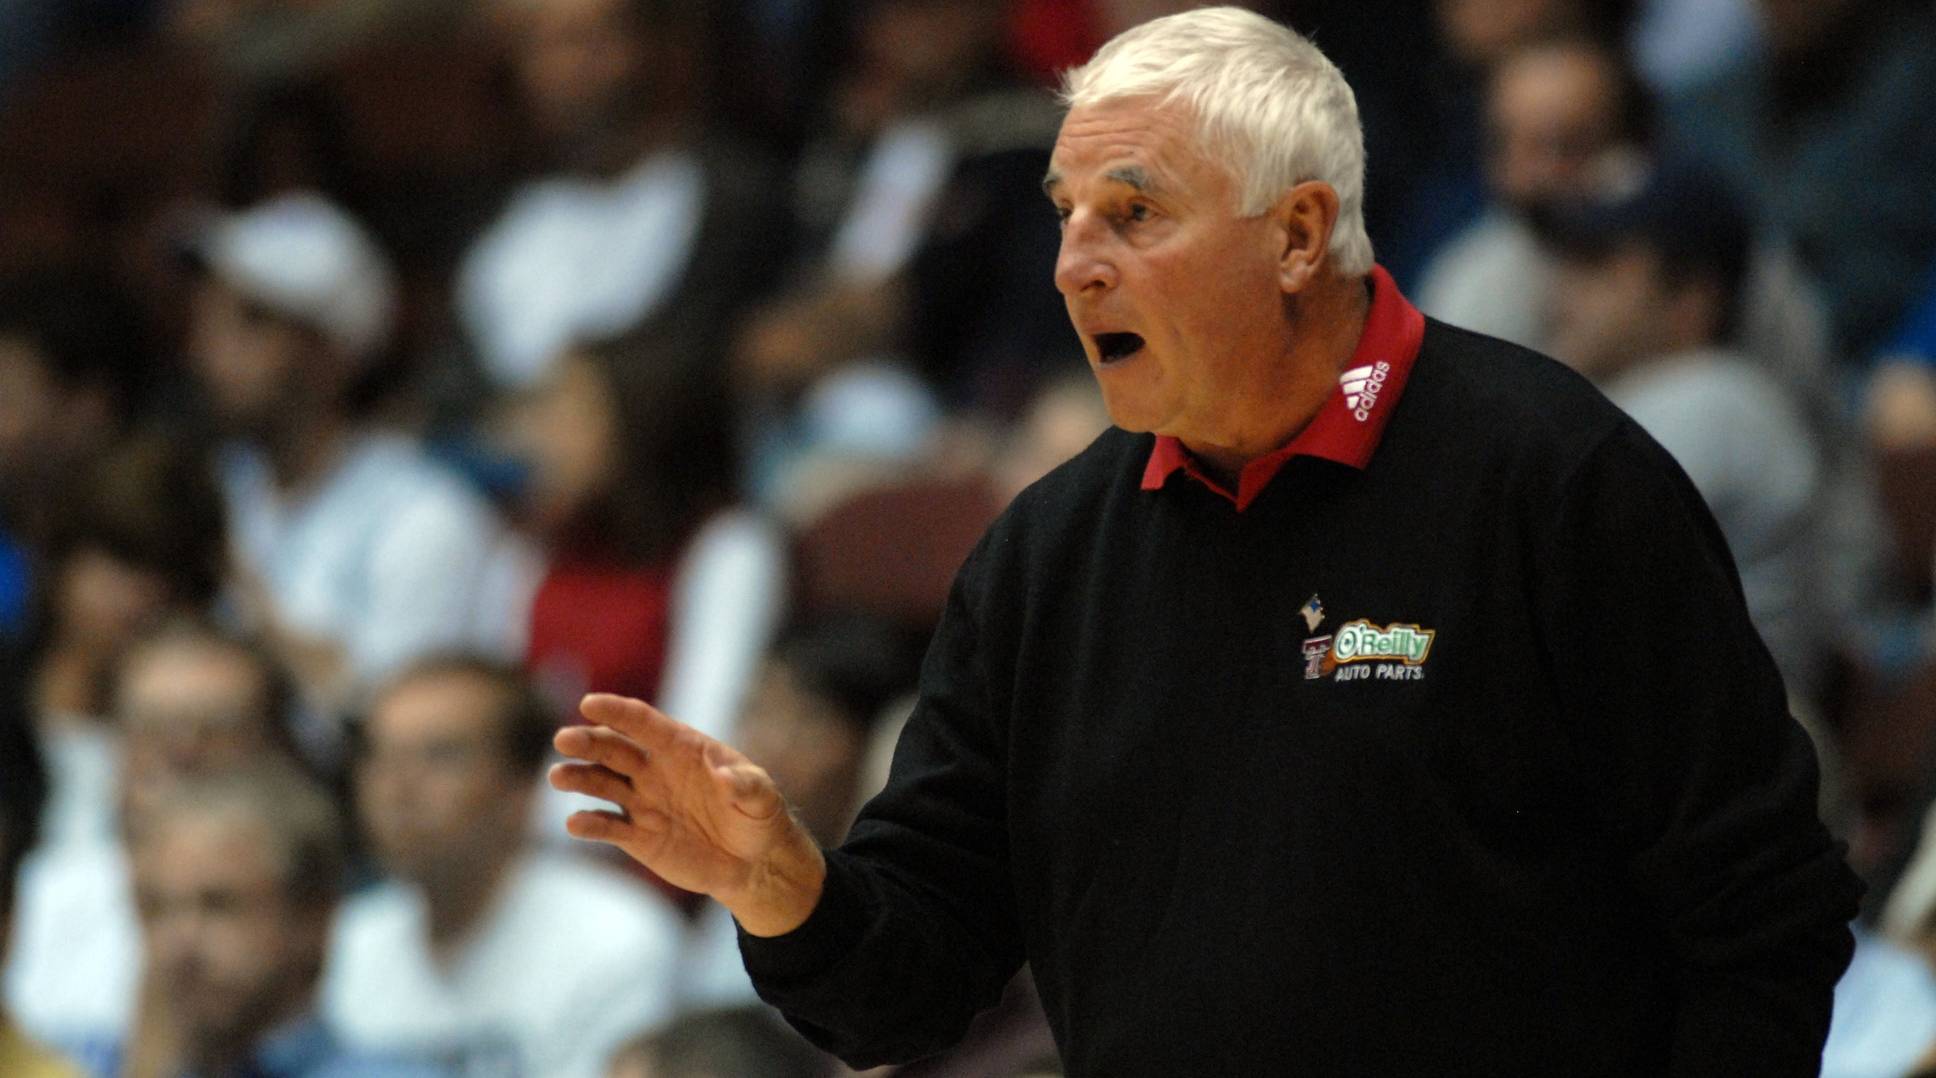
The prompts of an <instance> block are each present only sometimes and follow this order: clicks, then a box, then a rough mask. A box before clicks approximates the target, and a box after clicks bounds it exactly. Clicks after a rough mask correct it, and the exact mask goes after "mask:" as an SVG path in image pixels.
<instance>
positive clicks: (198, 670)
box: [116, 640, 281, 823]
mask: <svg viewBox="0 0 1936 1078" xmlns="http://www.w3.org/2000/svg"><path fill="white" fill-rule="evenodd" d="M268 708H269V700H268V687H267V685H265V684H264V676H263V673H262V671H261V670H259V669H258V668H257V667H256V665H255V664H254V663H253V662H251V661H250V660H249V659H248V657H247V656H245V655H243V654H242V653H240V652H238V651H234V650H232V649H229V648H223V647H216V646H213V645H211V644H208V643H205V642H203V641H197V640H182V641H168V642H165V643H156V644H153V645H150V646H148V647H146V648H141V649H138V650H136V651H135V652H134V653H133V654H132V655H131V656H129V658H128V660H127V661H126V662H124V663H123V664H122V668H121V673H120V683H119V686H118V692H117V695H116V711H117V716H118V718H119V720H120V723H121V731H122V735H123V737H124V739H125V740H124V748H123V757H124V763H123V765H122V774H121V784H122V799H123V801H122V804H123V812H124V816H125V818H126V819H127V820H128V821H130V822H131V823H138V822H139V821H140V820H142V819H144V818H146V817H147V815H148V812H149V809H150V807H151V806H152V805H154V804H155V802H156V801H157V800H158V799H159V798H160V797H161V795H162V794H164V793H165V792H166V791H167V790H168V789H169V788H171V787H172V786H173V785H174V784H175V783H176V782H178V781H180V780H181V779H183V778H185V777H188V776H191V775H208V774H216V773H219V772H222V771H227V770H231V769H234V768H236V767H239V766H241V765H242V764H245V763H247V762H249V761H251V760H254V759H258V758H260V757H261V755H262V754H263V753H267V752H271V751H273V749H272V744H271V741H270V739H269V735H268V727H269V724H270V723H272V722H277V721H280V718H281V717H280V716H275V715H270V714H268Z"/></svg>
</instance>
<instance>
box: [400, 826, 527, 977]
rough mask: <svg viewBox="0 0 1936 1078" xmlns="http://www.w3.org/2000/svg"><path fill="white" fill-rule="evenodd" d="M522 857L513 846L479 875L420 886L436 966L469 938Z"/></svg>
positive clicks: (450, 958)
mask: <svg viewBox="0 0 1936 1078" xmlns="http://www.w3.org/2000/svg"><path fill="white" fill-rule="evenodd" d="M522 856H523V851H522V850H521V849H518V848H517V847H516V846H515V845H513V846H512V848H511V850H510V851H509V852H508V853H505V854H502V855H500V856H498V858H497V859H496V860H495V861H493V862H492V863H490V864H489V865H487V866H485V868H484V869H483V871H481V872H476V873H471V874H467V875H466V876H465V877H464V878H463V879H462V880H452V881H446V882H442V883H439V884H437V885H434V886H426V887H424V889H423V892H424V905H425V908H426V912H427V913H428V928H429V932H430V954H431V957H432V958H433V959H435V960H436V961H437V963H438V964H439V965H444V964H448V963H449V962H450V961H452V960H453V959H454V958H455V957H456V955H457V952H458V951H459V950H460V949H461V948H462V947H463V945H464V943H465V942H466V941H467V940H469V939H470V937H471V933H472V932H473V931H474V930H475V929H476V928H477V926H478V924H479V923H480V922H481V921H482V920H483V919H484V915H485V914H486V913H488V912H489V911H490V908H491V905H492V903H494V902H495V901H496V900H497V896H498V893H499V892H500V891H502V890H503V887H504V883H505V881H506V880H507V879H508V878H509V877H510V875H511V870H512V867H513V865H514V864H515V863H516V862H517V861H518V859H519V858H520V857H522Z"/></svg>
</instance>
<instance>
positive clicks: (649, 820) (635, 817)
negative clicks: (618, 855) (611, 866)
mask: <svg viewBox="0 0 1936 1078" xmlns="http://www.w3.org/2000/svg"><path fill="white" fill-rule="evenodd" d="M664 829H665V817H664V816H661V815H660V814H658V813H656V812H640V813H637V814H631V813H624V812H610V811H607V810H605V809H586V810H584V811H582V812H574V813H572V814H571V815H570V816H567V817H565V830H566V831H567V832H568V833H570V835H571V837H573V838H582V839H584V840H586V841H588V842H609V843H611V844H612V845H614V846H622V845H624V844H626V843H629V842H636V841H638V840H639V839H641V838H643V837H645V836H647V835H650V834H653V833H655V832H658V831H663V830H664Z"/></svg>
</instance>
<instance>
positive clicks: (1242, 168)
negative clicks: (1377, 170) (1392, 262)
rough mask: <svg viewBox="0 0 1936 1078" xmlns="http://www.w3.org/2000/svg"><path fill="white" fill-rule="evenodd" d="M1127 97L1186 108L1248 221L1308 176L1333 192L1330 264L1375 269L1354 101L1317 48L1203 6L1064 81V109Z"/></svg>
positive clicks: (1118, 42) (1125, 41) (1350, 270)
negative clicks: (1229, 177) (1335, 197)
mask: <svg viewBox="0 0 1936 1078" xmlns="http://www.w3.org/2000/svg"><path fill="white" fill-rule="evenodd" d="M1132 97H1155V98H1157V99H1159V100H1160V101H1161V102H1162V103H1163V104H1180V105H1183V106H1186V107H1187V108H1189V110H1190V111H1191V112H1192V113H1193V114H1194V116H1195V118H1196V121H1197V131H1198V137H1199V138H1200V139H1201V140H1202V144H1203V147H1204V149H1205V150H1206V151H1207V152H1208V153H1210V154H1211V155H1212V156H1213V157H1214V158H1215V159H1217V160H1219V161H1220V162H1221V163H1222V164H1223V165H1224V167H1225V168H1227V169H1228V170H1229V171H1230V174H1231V175H1232V176H1234V177H1235V178H1236V180H1237V183H1238V185H1239V188H1240V194H1239V196H1238V199H1239V204H1238V212H1239V213H1241V214H1243V215H1245V216H1255V215H1257V214H1261V213H1263V212H1265V211H1266V210H1268V209H1269V208H1270V207H1271V206H1272V205H1273V204H1275V203H1276V202H1277V200H1278V199H1279V198H1280V197H1281V196H1282V195H1283V194H1284V192H1285V191H1288V190H1290V189H1291V188H1292V187H1294V186H1296V185H1297V184H1300V183H1304V182H1306V181H1308V180H1318V181H1322V182H1324V183H1327V184H1329V185H1331V188H1332V190H1334V191H1336V192H1337V193H1338V220H1337V223H1336V224H1335V225H1334V226H1332V229H1331V245H1330V250H1329V254H1330V260H1331V265H1332V268H1333V269H1335V270H1336V271H1337V272H1338V273H1340V274H1342V275H1344V276H1347V277H1355V276H1362V275H1364V274H1366V273H1369V272H1371V260H1372V256H1371V239H1370V237H1368V236H1366V235H1365V212H1364V198H1365V140H1364V132H1363V130H1362V129H1361V128H1360V127H1359V124H1358V102H1357V99H1356V98H1355V97H1354V96H1353V95H1352V93H1351V87H1350V86H1349V85H1347V84H1346V83H1345V81H1344V75H1343V73H1341V72H1340V71H1339V70H1338V67H1337V65H1336V64H1333V63H1332V62H1331V61H1330V60H1329V59H1326V58H1325V55H1324V54H1323V53H1321V52H1319V51H1318V48H1317V46H1316V45H1313V44H1311V42H1310V41H1308V40H1306V39H1305V38H1304V37H1302V36H1301V35H1299V34H1298V33H1296V32H1295V31H1293V30H1290V29H1287V28H1285V27H1283V26H1280V25H1279V24H1277V23H1275V22H1272V21H1271V20H1270V19H1267V18H1265V17H1264V16H1262V15H1259V14H1257V13H1256V12H1253V11H1246V10H1244V9H1243V8H1237V7H1208V8H1198V9H1197V10H1195V11H1185V12H1182V13H1180V14H1176V15H1166V16H1164V17H1162V18H1160V19H1152V20H1150V21H1149V22H1146V23H1143V24H1142V25H1140V26H1136V27H1132V28H1131V29H1128V30H1125V31H1123V32H1122V33H1120V34H1118V35H1116V36H1115V37H1114V38H1112V39H1110V41H1109V43H1108V44H1106V45H1104V46H1103V47H1102V48H1101V49H1098V50H1097V51H1096V55H1095V56H1093V57H1091V58H1090V60H1089V62H1088V63H1086V64H1083V65H1082V66H1081V67H1076V68H1071V69H1070V70H1068V71H1066V72H1064V73H1063V76H1062V102H1063V104H1065V105H1067V106H1069V107H1071V108H1076V107H1082V106H1093V105H1098V104H1102V103H1104V102H1108V101H1116V100H1121V99H1123V98H1132Z"/></svg>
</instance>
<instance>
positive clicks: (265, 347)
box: [189, 278, 327, 437]
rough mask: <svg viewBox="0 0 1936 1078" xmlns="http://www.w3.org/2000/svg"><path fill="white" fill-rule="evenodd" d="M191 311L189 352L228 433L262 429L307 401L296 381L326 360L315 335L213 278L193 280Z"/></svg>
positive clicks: (274, 425)
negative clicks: (195, 284) (199, 282)
mask: <svg viewBox="0 0 1936 1078" xmlns="http://www.w3.org/2000/svg"><path fill="white" fill-rule="evenodd" d="M191 315H192V319H193V321H192V324H191V326H190V339H189V356H190V360H191V361H192V363H193V364H194V368H195V373H196V375H197V376H198V377H199V378H200V380H201V384H202V388H203V390H204V391H205V392H206V393H207V394H208V399H209V403H210V404H211V405H212V406H213V407H214V409H215V416H216V419H217V420H218V421H219V422H221V424H222V425H223V426H224V427H225V428H227V429H228V430H229V431H230V432H231V433H233V434H238V435H241V436H244V437H262V436H264V435H266V434H268V433H270V432H272V431H274V430H275V429H277V428H278V427H279V426H280V424H281V422H282V420H283V417H284V416H285V414H286V413H287V412H288V411H289V410H291V409H296V408H303V407H311V406H312V405H310V404H309V403H308V402H307V401H305V400H304V395H303V393H302V392H301V387H302V386H303V385H304V384H305V382H306V381H313V380H314V379H315V378H316V376H317V375H318V374H319V373H320V372H318V371H317V370H316V369H314V368H315V366H316V365H317V364H321V363H324V362H327V356H326V355H325V350H324V349H323V348H321V347H320V346H319V343H318V342H317V341H316V340H315V338H314V337H313V336H312V335H310V334H307V333H305V332H303V331H302V330H300V329H298V328H296V327H295V326H293V325H291V324H290V323H288V322H286V321H284V320H283V319H280V318H277V317H275V316H274V315H273V314H270V313H269V312H268V311H267V310H265V309H264V308H263V307H262V306H261V305H259V304H257V303H256V302H254V301H253V300H251V299H249V298H248V297H247V296H244V295H243V294H242V293H240V292H238V291H236V290H235V289H233V288H230V287H229V286H227V285H225V284H222V283H221V282H220V281H217V280H214V279H213V278H211V279H208V280H205V281H203V282H201V284H200V285H199V286H198V287H197V288H196V290H195V297H194V304H193V307H192V310H191Z"/></svg>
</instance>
